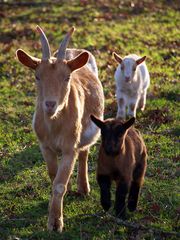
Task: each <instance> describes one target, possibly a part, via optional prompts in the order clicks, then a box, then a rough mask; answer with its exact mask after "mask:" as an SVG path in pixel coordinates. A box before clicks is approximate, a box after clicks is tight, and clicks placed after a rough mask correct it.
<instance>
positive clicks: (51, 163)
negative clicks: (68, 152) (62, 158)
mask: <svg viewBox="0 0 180 240" xmlns="http://www.w3.org/2000/svg"><path fill="white" fill-rule="evenodd" d="M40 148H41V152H42V155H43V158H44V160H45V161H46V165H47V170H48V174H49V177H50V179H51V182H53V181H54V178H55V177H56V173H57V169H58V164H57V154H56V153H55V152H54V151H52V150H51V149H50V148H48V147H45V146H40Z"/></svg>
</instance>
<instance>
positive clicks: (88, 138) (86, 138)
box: [80, 121, 100, 147]
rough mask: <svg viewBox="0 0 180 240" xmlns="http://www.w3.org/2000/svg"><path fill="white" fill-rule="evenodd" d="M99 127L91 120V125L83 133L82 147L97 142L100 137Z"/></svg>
mask: <svg viewBox="0 0 180 240" xmlns="http://www.w3.org/2000/svg"><path fill="white" fill-rule="evenodd" d="M99 133H100V131H99V128H98V127H97V126H96V125H95V124H94V123H93V122H92V121H90V122H89V126H88V127H87V128H86V129H85V131H84V133H83V134H82V137H81V141H80V147H86V146H88V145H89V143H90V142H95V141H96V140H97V138H98V137H99Z"/></svg>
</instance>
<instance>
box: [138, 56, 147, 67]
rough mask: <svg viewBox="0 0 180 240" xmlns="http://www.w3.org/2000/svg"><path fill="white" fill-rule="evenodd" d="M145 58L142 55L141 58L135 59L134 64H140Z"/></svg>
mask: <svg viewBox="0 0 180 240" xmlns="http://www.w3.org/2000/svg"><path fill="white" fill-rule="evenodd" d="M145 60H146V56H144V57H142V58H139V59H138V60H136V64H137V65H139V64H141V63H142V62H144V61H145Z"/></svg>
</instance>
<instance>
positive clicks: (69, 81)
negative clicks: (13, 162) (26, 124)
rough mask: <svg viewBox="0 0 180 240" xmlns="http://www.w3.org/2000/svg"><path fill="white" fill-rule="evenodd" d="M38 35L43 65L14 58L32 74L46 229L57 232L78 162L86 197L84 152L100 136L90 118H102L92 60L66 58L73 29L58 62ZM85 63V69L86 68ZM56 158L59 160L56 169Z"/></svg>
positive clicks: (20, 52) (79, 56)
mask: <svg viewBox="0 0 180 240" xmlns="http://www.w3.org/2000/svg"><path fill="white" fill-rule="evenodd" d="M37 30H38V32H39V34H40V37H41V44H42V55H43V56H42V59H38V58H35V57H32V56H30V55H28V54H27V53H26V52H24V51H23V50H21V49H19V50H17V52H16V54H17V57H18V59H19V61H20V62H21V63H22V64H23V65H25V66H27V67H29V68H31V69H33V70H34V71H35V76H36V82H37V101H36V111H35V114H34V118H33V128H34V131H35V133H36V135H37V137H38V140H39V145H40V148H41V152H42V155H43V157H44V159H45V161H46V164H47V168H48V173H49V177H50V179H51V182H52V198H51V200H50V202H49V218H48V229H49V230H56V231H59V232H61V231H62V229H63V225H64V222H63V198H64V195H65V193H66V191H67V186H68V183H69V180H70V177H71V174H72V171H73V168H74V164H75V160H76V159H77V158H78V160H79V165H78V179H77V184H78V192H79V193H81V194H88V193H89V191H90V187H89V181H88V166H87V160H88V152H89V147H90V146H91V145H92V144H93V143H95V142H96V140H97V138H98V136H99V130H98V128H97V127H96V125H95V124H94V123H92V121H91V120H90V118H89V116H90V114H94V115H96V116H98V117H99V118H101V119H102V118H103V112H104V95H103V88H102V85H101V82H100V81H99V79H98V77H97V72H96V67H97V66H96V62H95V60H92V59H94V58H92V55H90V54H89V53H88V52H86V51H82V50H80V52H79V50H72V51H71V50H68V54H69V55H71V56H70V57H68V56H66V47H67V45H68V42H69V40H70V37H71V35H72V33H73V32H74V28H72V29H71V30H70V31H69V32H68V33H67V35H66V36H65V38H64V39H63V41H62V43H61V45H60V47H59V50H58V53H57V58H55V57H51V52H50V47H49V43H48V40H47V38H46V35H45V33H44V32H43V30H42V29H41V28H40V27H37ZM79 53H80V54H79ZM89 55H90V60H89ZM74 56H75V57H74ZM66 57H67V58H68V59H66ZM86 63H89V65H88V66H86ZM60 153H62V159H61V161H60V164H59V165H58V162H57V159H58V155H59V154H60Z"/></svg>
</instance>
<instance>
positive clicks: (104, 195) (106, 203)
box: [97, 174, 111, 211]
mask: <svg viewBox="0 0 180 240" xmlns="http://www.w3.org/2000/svg"><path fill="white" fill-rule="evenodd" d="M97 181H98V184H99V187H100V191H101V205H102V207H103V209H104V210H105V211H108V210H109V208H110V207H111V192H110V189H111V179H110V177H109V176H108V175H101V174H99V175H97Z"/></svg>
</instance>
